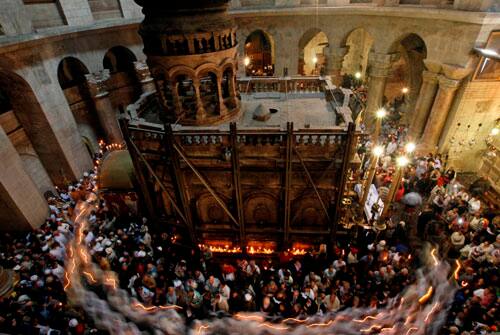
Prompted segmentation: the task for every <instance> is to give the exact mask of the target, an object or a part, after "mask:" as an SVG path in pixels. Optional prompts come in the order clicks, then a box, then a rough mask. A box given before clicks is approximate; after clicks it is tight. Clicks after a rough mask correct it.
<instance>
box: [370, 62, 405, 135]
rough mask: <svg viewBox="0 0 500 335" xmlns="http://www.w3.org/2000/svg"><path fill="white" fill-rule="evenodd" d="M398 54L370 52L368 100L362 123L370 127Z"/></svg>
mask: <svg viewBox="0 0 500 335" xmlns="http://www.w3.org/2000/svg"><path fill="white" fill-rule="evenodd" d="M398 57H399V54H397V53H391V54H384V53H376V52H374V53H371V54H370V59H369V61H370V73H369V77H370V81H369V83H368V101H367V103H366V110H365V116H364V118H363V119H364V123H365V125H366V126H367V127H369V128H371V127H372V126H373V123H374V119H375V112H376V111H377V110H378V109H379V108H381V107H383V106H382V102H383V99H384V92H385V84H386V81H387V77H389V74H390V72H391V67H392V63H393V62H394V61H395V60H397V59H398Z"/></svg>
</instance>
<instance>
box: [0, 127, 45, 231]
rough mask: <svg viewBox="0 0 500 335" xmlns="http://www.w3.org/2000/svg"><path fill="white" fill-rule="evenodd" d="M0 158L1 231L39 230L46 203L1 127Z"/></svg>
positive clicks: (43, 218)
mask: <svg viewBox="0 0 500 335" xmlns="http://www.w3.org/2000/svg"><path fill="white" fill-rule="evenodd" d="M0 157H2V159H0V203H1V204H2V205H1V206H0V230H3V231H7V230H18V231H19V230H30V229H32V228H38V227H39V226H40V225H41V224H42V223H44V222H45V218H46V217H47V214H48V206H47V202H46V201H45V198H44V197H43V195H42V194H41V193H40V190H39V189H38V187H37V186H36V184H35V183H34V182H33V180H32V179H31V178H30V176H29V175H28V174H27V173H26V172H25V171H24V167H23V162H22V161H21V158H20V157H19V154H18V153H17V150H16V148H15V147H14V145H12V142H11V141H10V139H9V137H8V136H7V134H6V133H5V131H4V129H3V128H2V127H1V126H0Z"/></svg>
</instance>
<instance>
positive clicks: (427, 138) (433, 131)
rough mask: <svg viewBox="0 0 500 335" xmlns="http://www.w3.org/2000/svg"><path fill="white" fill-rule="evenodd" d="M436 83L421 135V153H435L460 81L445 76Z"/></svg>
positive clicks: (441, 76)
mask: <svg viewBox="0 0 500 335" xmlns="http://www.w3.org/2000/svg"><path fill="white" fill-rule="evenodd" d="M438 81H439V90H438V92H437V95H436V99H435V100H434V103H433V104H432V109H431V112H430V114H429V117H428V118H427V123H426V125H425V129H424V133H423V134H422V143H421V144H420V146H419V151H421V152H427V151H432V152H434V151H436V148H437V145H438V142H439V138H440V137H441V133H442V131H443V128H444V125H445V123H446V118H447V117H448V113H449V111H450V108H451V104H452V102H453V98H454V97H455V93H456V91H457V89H458V87H459V85H460V80H456V79H450V78H447V77H446V76H445V75H439V77H438Z"/></svg>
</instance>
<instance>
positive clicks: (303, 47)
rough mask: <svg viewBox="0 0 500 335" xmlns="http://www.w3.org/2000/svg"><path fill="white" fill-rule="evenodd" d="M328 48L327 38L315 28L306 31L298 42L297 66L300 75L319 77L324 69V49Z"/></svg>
mask: <svg viewBox="0 0 500 335" xmlns="http://www.w3.org/2000/svg"><path fill="white" fill-rule="evenodd" d="M327 47H328V37H327V36H326V34H325V33H324V32H323V31H321V30H320V29H317V28H311V29H309V30H308V31H306V32H305V33H304V34H303V35H302V37H301V38H300V40H299V53H300V55H299V65H298V72H299V74H301V75H320V74H322V73H323V72H324V71H325V69H326V65H327V64H326V61H327V59H326V54H325V48H327Z"/></svg>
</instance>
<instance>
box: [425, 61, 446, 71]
mask: <svg viewBox="0 0 500 335" xmlns="http://www.w3.org/2000/svg"><path fill="white" fill-rule="evenodd" d="M424 65H425V68H426V69H427V70H429V71H430V72H434V73H439V72H441V68H442V67H443V65H442V64H441V63H440V62H437V61H433V60H430V59H424Z"/></svg>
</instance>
